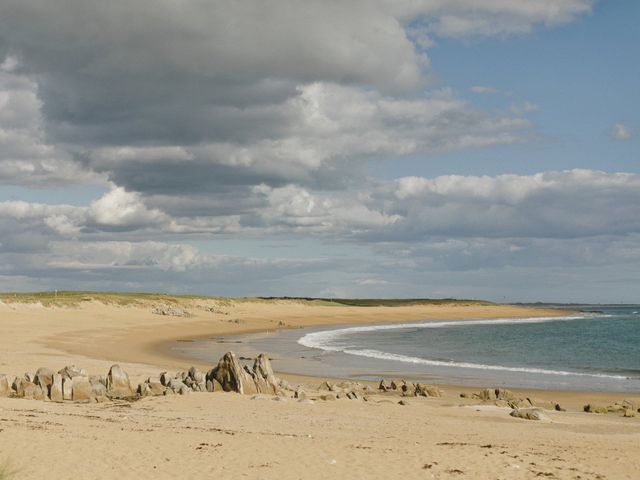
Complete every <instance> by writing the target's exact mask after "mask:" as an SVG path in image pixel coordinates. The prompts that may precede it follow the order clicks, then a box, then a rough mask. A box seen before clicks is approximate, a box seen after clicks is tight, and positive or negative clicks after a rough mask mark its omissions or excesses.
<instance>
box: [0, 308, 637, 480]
mask: <svg viewBox="0 0 640 480" xmlns="http://www.w3.org/2000/svg"><path fill="white" fill-rule="evenodd" d="M166 305H170V306H171V307H172V308H174V309H175V311H177V312H188V313H189V315H190V316H188V317H181V316H174V315H160V314H158V313H154V311H153V310H154V308H157V307H158V306H161V307H164V306H166ZM174 313H175V312H174ZM558 313H559V312H557V311H553V310H543V309H530V308H524V307H514V306H498V305H485V304H474V303H469V304H445V305H411V306H398V307H351V306H343V305H342V306H341V305H336V304H331V303H326V302H308V301H292V300H287V301H285V300H269V301H266V300H224V299H203V298H181V299H170V301H169V300H168V299H163V298H153V299H149V298H140V299H137V300H136V301H133V302H131V301H127V302H123V301H120V300H118V301H115V300H114V299H110V300H109V299H107V300H105V299H104V298H102V299H96V298H95V297H91V296H87V297H86V298H82V299H81V301H74V302H69V303H66V304H65V303H63V302H59V303H58V304H57V305H55V304H54V305H51V304H44V305H43V304H42V303H38V302H34V303H24V302H15V301H12V300H11V298H6V297H5V298H4V300H3V302H2V303H0V318H1V320H0V328H1V330H0V333H1V334H0V373H5V374H8V375H9V376H14V377H15V376H20V375H23V374H24V373H25V372H35V370H37V368H39V367H42V366H46V367H49V368H52V369H54V370H58V369H60V368H62V367H64V366H65V365H70V364H75V365H78V366H81V367H83V368H85V369H87V370H88V371H89V372H91V373H99V374H106V372H107V371H108V369H109V367H110V366H111V365H112V364H113V363H119V364H120V365H121V366H122V367H123V368H124V369H125V370H126V371H127V372H128V373H129V375H130V377H131V379H132V383H134V384H136V385H137V383H138V382H141V381H143V380H144V379H145V378H147V377H149V376H158V375H159V373H160V372H162V371H165V370H169V371H172V370H173V371H175V370H177V369H181V370H185V369H188V367H189V366H191V365H196V366H198V367H200V368H202V369H203V370H204V369H208V368H211V366H212V365H207V364H198V362H197V361H194V360H190V359H186V358H182V357H179V356H176V355H175V354H172V352H171V351H170V350H169V349H167V344H168V343H169V342H172V341H175V340H177V339H183V340H190V339H194V338H200V337H205V336H212V335H216V336H220V335H233V334H241V333H247V332H257V331H264V330H271V329H278V328H297V327H307V326H313V325H339V324H345V323H349V324H357V323H375V322H398V321H409V320H430V319H448V320H454V319H468V318H501V317H516V316H521V317H528V316H547V315H557V314H558ZM560 313H565V312H560ZM287 380H289V382H290V383H292V384H295V385H297V384H302V385H304V387H305V389H306V390H307V391H309V392H314V391H315V390H317V387H318V385H319V384H320V383H321V382H322V380H323V379H321V378H309V377H291V376H289V377H287ZM487 386H489V385H487ZM443 390H444V392H445V395H444V396H442V397H441V398H422V397H415V398H414V397H412V398H409V399H407V402H406V403H407V405H399V404H398V403H397V402H398V401H399V400H400V398H399V397H397V396H394V395H393V394H389V393H387V394H381V393H377V392H375V391H374V392H373V393H372V394H371V395H370V396H369V399H368V400H369V401H366V402H364V401H352V400H346V399H339V400H336V401H316V402H315V403H314V404H303V403H298V402H296V401H295V400H294V399H292V398H289V399H287V400H286V401H272V400H270V399H266V400H252V399H251V397H250V396H242V395H239V394H235V393H193V394H191V395H187V396H165V397H147V398H143V399H141V400H139V401H135V402H128V401H110V402H106V403H100V404H85V403H70V402H65V403H54V402H43V401H39V400H25V399H17V398H0V465H4V467H2V468H4V469H5V471H7V472H11V471H13V472H15V478H41V477H43V476H48V477H53V478H133V477H137V478H140V477H142V478H147V477H153V478H256V479H258V478H278V479H289V478H291V479H300V478H311V479H313V478H325V477H327V476H332V477H334V478H474V479H485V478H486V479H520V478H558V479H589V478H598V479H635V478H637V472H638V471H640V457H639V456H638V453H639V452H640V419H639V418H638V417H635V418H623V417H622V416H620V415H616V414H602V415H599V414H589V413H584V412H582V411H581V410H582V406H583V405H584V404H587V403H592V404H598V405H610V404H613V403H614V402H617V401H621V400H622V399H624V398H626V399H635V400H636V401H637V400H639V399H640V395H630V394H617V393H616V394H614V393H589V392H553V391H544V392H543V391H536V392H531V391H518V390H514V392H515V393H516V394H518V395H521V396H534V397H536V398H541V399H547V400H553V401H555V402H559V403H560V404H562V406H563V407H565V408H566V410H567V411H565V412H555V411H550V412H545V413H546V416H547V417H548V421H540V422H536V421H527V420H522V419H516V418H512V417H510V416H509V412H510V410H511V409H510V408H504V407H497V406H493V405H487V404H481V402H479V401H478V400H473V399H464V398H460V395H459V394H460V393H461V392H469V391H472V389H470V388H469V387H464V388H463V387H456V386H445V387H443ZM0 472H1V470H0ZM0 478H3V477H2V474H1V473H0ZM7 478H12V477H10V476H7Z"/></svg>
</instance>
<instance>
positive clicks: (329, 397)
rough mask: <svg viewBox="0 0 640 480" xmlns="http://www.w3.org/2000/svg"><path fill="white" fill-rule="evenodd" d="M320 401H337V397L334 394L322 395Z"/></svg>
mask: <svg viewBox="0 0 640 480" xmlns="http://www.w3.org/2000/svg"><path fill="white" fill-rule="evenodd" d="M320 400H324V401H326V402H328V401H333V400H336V395H335V394H334V393H331V392H330V393H323V394H322V395H320Z"/></svg>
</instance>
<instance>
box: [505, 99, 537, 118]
mask: <svg viewBox="0 0 640 480" xmlns="http://www.w3.org/2000/svg"><path fill="white" fill-rule="evenodd" d="M509 111H510V112H511V113H513V114H514V115H517V116H523V115H526V114H527V113H531V112H537V111H538V106H537V105H536V104H535V103H531V102H528V101H524V102H520V103H512V104H511V105H509Z"/></svg>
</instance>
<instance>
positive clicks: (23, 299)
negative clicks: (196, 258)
mask: <svg viewBox="0 0 640 480" xmlns="http://www.w3.org/2000/svg"><path fill="white" fill-rule="evenodd" d="M197 300H202V301H215V302H217V303H218V304H228V303H230V302H236V303H245V302H274V301H288V302H300V303H309V304H312V305H326V306H340V305H346V306H353V307H379V306H385V307H399V306H411V305H448V304H455V305H491V304H492V303H491V302H486V301H483V300H465V299H454V298H443V299H431V298H314V297H243V298H225V297H208V296H203V295H169V294H164V293H145V292H90V291H66V290H63V291H53V292H32V293H0V301H3V302H6V303H40V304H42V305H44V306H54V305H55V306H75V305H79V304H81V303H82V302H101V303H104V304H107V305H119V306H128V305H143V304H149V303H163V304H174V305H180V304H185V303H189V302H193V301H197Z"/></svg>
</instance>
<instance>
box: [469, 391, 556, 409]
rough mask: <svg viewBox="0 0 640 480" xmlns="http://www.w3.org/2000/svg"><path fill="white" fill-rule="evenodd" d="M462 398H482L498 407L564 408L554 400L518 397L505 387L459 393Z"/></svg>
mask: <svg viewBox="0 0 640 480" xmlns="http://www.w3.org/2000/svg"><path fill="white" fill-rule="evenodd" d="M460 396H461V397H462V398H473V399H476V400H482V401H483V402H484V403H492V404H494V405H496V406H498V407H511V408H513V409H531V408H534V409H543V410H556V411H558V412H563V411H564V410H565V409H564V408H563V407H562V406H561V405H560V404H559V403H556V402H553V401H549V400H540V399H537V398H533V397H526V398H520V397H517V396H516V395H515V394H514V393H513V392H512V391H511V390H507V389H506V388H485V389H484V390H481V391H480V392H478V393H461V394H460Z"/></svg>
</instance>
